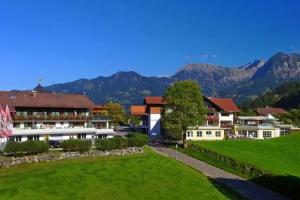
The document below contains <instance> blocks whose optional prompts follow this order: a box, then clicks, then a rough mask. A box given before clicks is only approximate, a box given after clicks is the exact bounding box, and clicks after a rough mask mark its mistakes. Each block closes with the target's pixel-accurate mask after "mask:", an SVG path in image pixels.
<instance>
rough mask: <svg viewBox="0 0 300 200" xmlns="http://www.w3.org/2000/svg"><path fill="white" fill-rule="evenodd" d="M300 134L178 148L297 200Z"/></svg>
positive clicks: (299, 168)
mask: <svg viewBox="0 0 300 200" xmlns="http://www.w3.org/2000/svg"><path fill="white" fill-rule="evenodd" d="M299 144H300V134H299V133H295V134H290V135H287V136H283V137H280V138H275V139H270V140H225V141H201V142H191V143H190V144H189V148H188V149H182V150H181V151H183V152H184V153H186V154H189V155H191V156H193V157H195V158H197V159H200V160H203V161H205V162H208V163H210V164H212V165H215V166H217V167H219V168H222V169H224V170H226V171H229V172H231V173H234V174H237V175H240V176H243V177H245V178H248V179H250V180H252V181H254V182H256V183H258V184H261V185H264V186H267V187H269V188H271V189H273V190H275V191H277V192H280V193H282V194H284V195H286V196H288V197H290V198H292V199H299V198H300V195H299V194H298V192H299V191H298V190H299V188H300V145H299Z"/></svg>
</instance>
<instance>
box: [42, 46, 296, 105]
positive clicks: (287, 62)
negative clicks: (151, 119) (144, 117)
mask: <svg viewBox="0 0 300 200" xmlns="http://www.w3.org/2000/svg"><path fill="white" fill-rule="evenodd" d="M189 79H191V80H195V81H197V82H198V83H199V84H200V85H201V87H202V90H203V93H204V94H205V95H207V96H216V97H230V98H233V99H234V100H236V101H237V102H241V101H243V100H246V99H248V98H255V97H257V96H258V95H262V94H264V93H266V92H268V91H271V90H272V89H274V88H276V87H278V86H279V85H281V84H283V83H287V82H290V81H294V80H300V55H299V54H285V53H282V52H279V53H277V54H275V55H273V56H272V57H271V58H270V59H268V60H267V61H263V60H255V61H253V62H251V63H248V64H246V65H243V66H240V67H222V66H219V65H212V64H187V65H185V66H183V67H182V68H181V69H180V70H178V71H177V72H176V73H175V74H174V75H173V76H170V77H147V76H143V75H140V74H138V73H136V72H133V71H129V72H117V73H115V74H113V75H111V76H108V77H104V76H99V77H97V78H93V79H79V80H75V81H72V82H68V83H61V84H54V85H50V86H47V87H44V88H43V89H45V90H48V91H55V92H62V93H81V94H85V95H87V96H88V97H90V98H91V99H92V100H93V101H94V102H95V103H97V104H104V103H106V102H107V101H115V102H119V103H121V104H123V105H124V106H125V107H127V108H128V106H129V105H131V104H140V103H142V100H143V97H144V96H147V95H154V96H157V95H163V94H164V91H165V90H166V88H167V87H169V86H170V85H171V84H172V83H173V82H175V81H178V80H189Z"/></svg>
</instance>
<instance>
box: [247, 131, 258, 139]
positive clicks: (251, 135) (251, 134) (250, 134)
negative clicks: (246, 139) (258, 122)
mask: <svg viewBox="0 0 300 200" xmlns="http://www.w3.org/2000/svg"><path fill="white" fill-rule="evenodd" d="M248 134H249V136H250V137H255V138H257V131H248Z"/></svg>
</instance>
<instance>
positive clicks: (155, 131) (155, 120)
mask: <svg viewBox="0 0 300 200" xmlns="http://www.w3.org/2000/svg"><path fill="white" fill-rule="evenodd" d="M160 118H161V115H160V114H150V115H149V132H148V134H149V135H150V136H159V135H160V129H161V127H160V126H161V123H160Z"/></svg>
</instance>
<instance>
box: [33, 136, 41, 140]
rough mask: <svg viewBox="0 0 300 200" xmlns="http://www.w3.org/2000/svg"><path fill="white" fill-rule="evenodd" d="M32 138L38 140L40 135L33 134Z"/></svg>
mask: <svg viewBox="0 0 300 200" xmlns="http://www.w3.org/2000/svg"><path fill="white" fill-rule="evenodd" d="M32 139H33V141H39V140H40V136H39V135H33V136H32Z"/></svg>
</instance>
